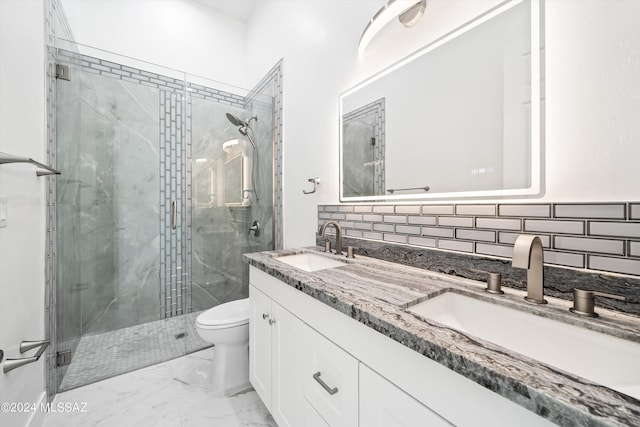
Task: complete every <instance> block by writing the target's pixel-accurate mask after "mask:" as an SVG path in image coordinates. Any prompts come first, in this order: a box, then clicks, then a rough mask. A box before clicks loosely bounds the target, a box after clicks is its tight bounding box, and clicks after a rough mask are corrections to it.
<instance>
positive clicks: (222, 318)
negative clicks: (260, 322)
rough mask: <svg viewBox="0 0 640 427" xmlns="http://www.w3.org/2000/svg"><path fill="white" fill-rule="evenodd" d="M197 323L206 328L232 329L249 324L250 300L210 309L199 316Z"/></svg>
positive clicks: (231, 302)
mask: <svg viewBox="0 0 640 427" xmlns="http://www.w3.org/2000/svg"><path fill="white" fill-rule="evenodd" d="M196 322H198V324H200V325H201V326H204V327H220V326H225V327H231V326H238V325H243V324H246V323H249V298H244V299H240V300H236V301H230V302H226V303H224V304H220V305H218V306H215V307H213V308H210V309H209V310H207V311H205V312H204V313H201V314H200V315H198V317H197V319H196Z"/></svg>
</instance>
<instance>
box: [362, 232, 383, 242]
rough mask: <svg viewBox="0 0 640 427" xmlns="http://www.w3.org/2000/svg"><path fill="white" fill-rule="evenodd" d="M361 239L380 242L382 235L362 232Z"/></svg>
mask: <svg viewBox="0 0 640 427" xmlns="http://www.w3.org/2000/svg"><path fill="white" fill-rule="evenodd" d="M362 237H363V238H365V239H372V240H382V233H376V232H375V231H363V232H362Z"/></svg>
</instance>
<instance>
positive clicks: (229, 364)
mask: <svg viewBox="0 0 640 427" xmlns="http://www.w3.org/2000/svg"><path fill="white" fill-rule="evenodd" d="M196 330H197V331H198V335H200V338H202V339H203V340H205V341H206V342H209V343H212V344H215V350H214V356H213V373H212V377H211V380H212V384H213V388H214V391H215V392H216V394H218V395H219V396H230V395H232V394H236V393H239V392H241V391H244V390H247V389H249V388H250V387H251V385H250V384H249V298H245V299H241V300H236V301H230V302H226V303H224V304H220V305H218V306H216V307H213V308H211V309H209V310H207V311H205V312H203V313H201V314H200V315H198V317H197V318H196Z"/></svg>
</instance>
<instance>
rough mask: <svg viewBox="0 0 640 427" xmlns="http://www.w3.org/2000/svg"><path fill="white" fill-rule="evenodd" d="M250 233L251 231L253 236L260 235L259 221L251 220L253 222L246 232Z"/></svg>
mask: <svg viewBox="0 0 640 427" xmlns="http://www.w3.org/2000/svg"><path fill="white" fill-rule="evenodd" d="M251 233H253V235H254V236H255V237H258V236H260V223H259V222H258V221H253V224H252V225H251V227H249V231H248V232H247V234H251Z"/></svg>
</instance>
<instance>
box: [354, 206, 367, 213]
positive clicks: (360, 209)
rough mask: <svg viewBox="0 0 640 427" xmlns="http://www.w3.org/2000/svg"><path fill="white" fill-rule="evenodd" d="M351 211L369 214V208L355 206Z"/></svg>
mask: <svg viewBox="0 0 640 427" xmlns="http://www.w3.org/2000/svg"><path fill="white" fill-rule="evenodd" d="M353 211H354V212H360V213H369V212H371V206H362V205H356V206H354V207H353Z"/></svg>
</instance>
